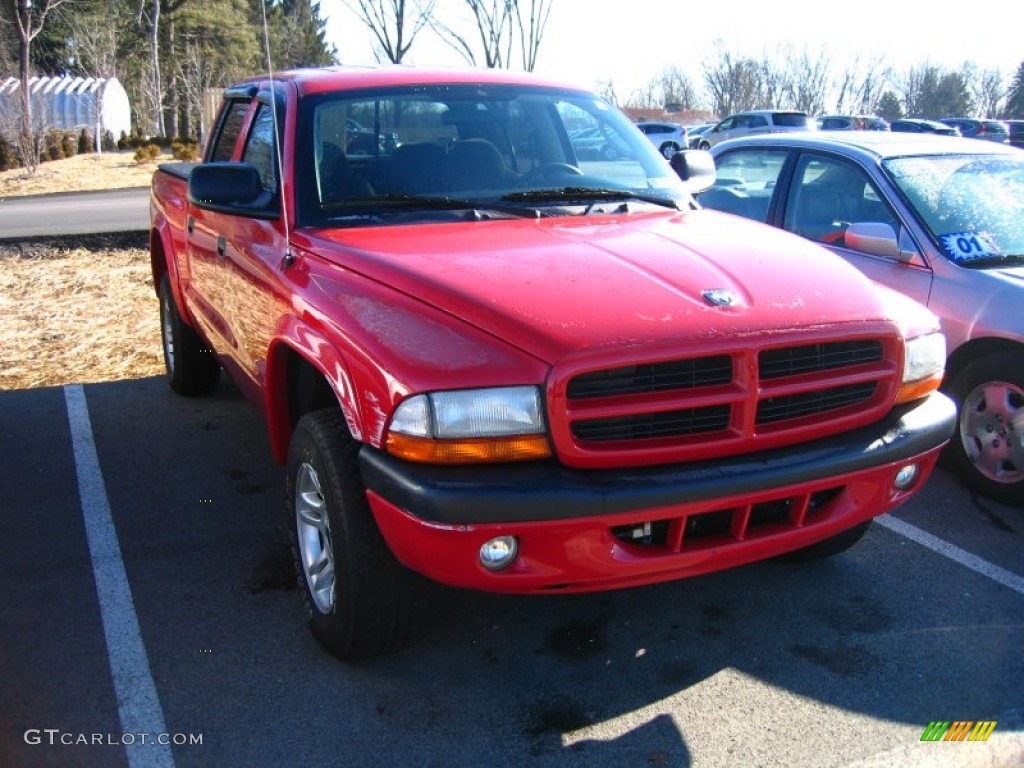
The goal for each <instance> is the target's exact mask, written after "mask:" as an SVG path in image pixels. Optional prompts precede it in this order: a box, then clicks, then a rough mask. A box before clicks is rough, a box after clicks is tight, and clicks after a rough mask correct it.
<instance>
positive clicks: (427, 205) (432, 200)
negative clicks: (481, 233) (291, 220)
mask: <svg viewBox="0 0 1024 768" xmlns="http://www.w3.org/2000/svg"><path fill="white" fill-rule="evenodd" d="M377 203H385V204H387V205H386V207H388V208H392V207H393V208H400V209H402V210H410V209H415V210H431V211H473V212H474V213H475V214H476V215H477V216H478V217H480V218H484V217H486V215H487V214H489V213H502V214H507V215H509V216H516V217H518V218H524V219H539V218H540V217H541V216H542V215H543V214H542V213H541V212H540V211H539V210H537V209H536V208H527V207H523V206H521V205H501V204H500V203H499V204H495V203H492V202H483V201H480V200H462V199H459V198H457V197H444V196H440V195H370V196H367V197H360V198H351V197H350V198H346V199H345V200H344V201H343V205H344V207H361V206H363V205H374V204H377ZM377 213H381V211H380V210H378V211H377Z"/></svg>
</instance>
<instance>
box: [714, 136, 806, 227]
mask: <svg viewBox="0 0 1024 768" xmlns="http://www.w3.org/2000/svg"><path fill="white" fill-rule="evenodd" d="M787 155H788V152H786V151H785V150H774V149H750V150H734V151H732V152H726V153H725V154H723V155H720V156H719V157H717V158H715V184H714V186H713V187H711V189H709V190H708V191H707V192H704V193H703V194H701V195H700V196H699V197H698V198H697V199H698V201H699V202H700V204H701V205H702V206H704V207H705V208H713V209H714V210H716V211H724V212H726V213H734V214H736V215H737V216H743V217H744V218H747V219H754V220H755V221H762V222H764V221H767V220H768V208H769V206H770V205H771V201H772V194H773V193H774V190H775V186H776V184H777V182H778V179H779V175H780V174H781V173H782V168H783V166H784V165H785V163H786V157H787Z"/></svg>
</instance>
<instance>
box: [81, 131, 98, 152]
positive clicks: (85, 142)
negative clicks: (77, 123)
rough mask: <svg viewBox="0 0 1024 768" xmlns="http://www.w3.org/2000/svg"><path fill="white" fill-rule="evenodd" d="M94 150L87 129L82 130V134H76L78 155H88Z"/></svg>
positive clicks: (94, 147)
mask: <svg viewBox="0 0 1024 768" xmlns="http://www.w3.org/2000/svg"><path fill="white" fill-rule="evenodd" d="M95 150H96V145H95V144H93V141H92V134H91V133H89V129H88V128H83V129H82V132H81V133H79V134H78V154H80V155H88V154H90V153H92V152H94V151H95Z"/></svg>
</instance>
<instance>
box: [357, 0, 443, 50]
mask: <svg viewBox="0 0 1024 768" xmlns="http://www.w3.org/2000/svg"><path fill="white" fill-rule="evenodd" d="M344 2H345V5H347V6H348V7H349V9H350V10H351V11H352V12H353V13H354V14H356V16H358V17H359V20H360V21H361V22H362V23H363V24H364V25H365V26H366V28H367V29H368V30H370V34H372V35H373V37H374V39H375V40H376V43H377V45H376V49H377V55H378V60H380V57H383V58H386V59H387V60H388V61H390V62H391V63H393V64H398V63H399V62H400V61H401V60H402V59H403V58H404V57H405V54H407V53H408V52H409V49H410V48H411V47H412V44H413V42H414V41H415V39H416V36H417V35H418V34H419V33H420V32H421V31H423V28H424V27H426V26H428V25H429V23H430V20H431V18H432V17H433V14H434V6H435V5H436V4H437V0H408V2H407V0H344Z"/></svg>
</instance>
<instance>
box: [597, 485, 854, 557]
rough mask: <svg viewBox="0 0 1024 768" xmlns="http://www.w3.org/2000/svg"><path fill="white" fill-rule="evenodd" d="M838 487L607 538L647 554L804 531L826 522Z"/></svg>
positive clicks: (632, 528)
mask: <svg viewBox="0 0 1024 768" xmlns="http://www.w3.org/2000/svg"><path fill="white" fill-rule="evenodd" d="M842 492H843V487H842V486H837V487H833V488H826V489H823V490H819V491H813V492H811V493H803V494H798V495H795V496H788V497H784V498H781V499H773V500H771V501H762V502H758V503H756V504H749V505H745V506H738V507H732V508H729V509H715V510H709V511H705V512H696V513H692V514H689V515H683V516H680V517H673V518H666V519H661V520H652V521H648V522H644V523H632V524H629V525H620V526H616V527H614V528H612V529H611V533H612V535H613V536H615V537H616V538H617V539H619V540H620V541H623V542H625V543H627V544H631V545H633V546H634V547H637V549H636V550H634V551H637V552H639V551H647V552H650V553H651V554H656V553H664V552H665V551H669V552H687V551H692V550H696V549H701V548H706V547H709V546H721V545H722V544H723V543H724V542H726V541H743V540H748V539H756V538H758V537H759V536H769V535H776V534H778V533H779V532H781V531H783V530H787V529H791V530H795V529H797V528H804V527H807V526H810V525H813V524H814V523H816V522H818V521H820V520H824V519H826V518H827V517H828V516H829V514H830V512H831V509H832V505H833V503H834V502H835V501H836V499H837V498H838V497H839V495H840V494H841V493H842Z"/></svg>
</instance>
